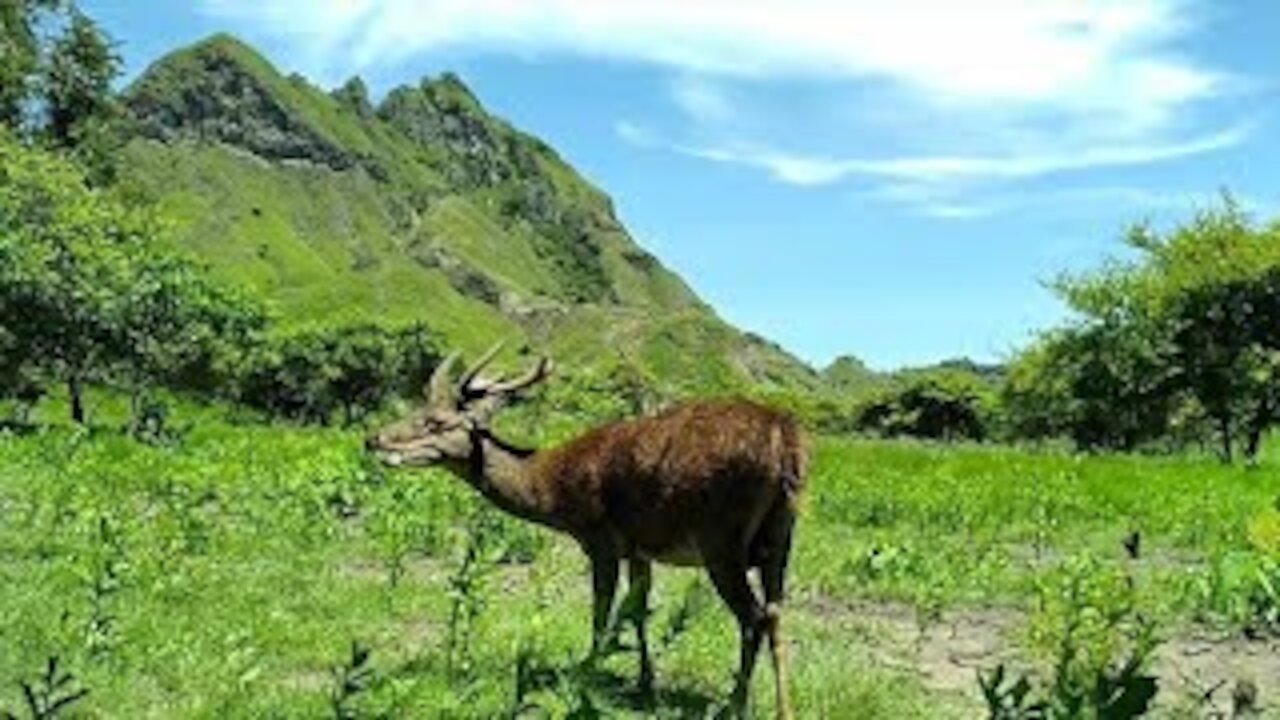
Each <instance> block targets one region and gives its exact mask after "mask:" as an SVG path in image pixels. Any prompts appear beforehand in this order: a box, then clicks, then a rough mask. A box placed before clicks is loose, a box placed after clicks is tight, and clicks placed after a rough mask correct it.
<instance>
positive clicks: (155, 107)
mask: <svg viewBox="0 0 1280 720" xmlns="http://www.w3.org/2000/svg"><path fill="white" fill-rule="evenodd" d="M125 103H126V107H127V108H128V110H129V113H130V116H131V118H132V121H133V122H132V124H133V135H132V137H133V139H132V140H131V142H130V143H129V145H128V147H127V151H126V152H127V161H126V163H125V165H126V166H127V168H128V170H127V173H128V174H127V178H128V179H129V180H130V181H131V184H132V185H133V186H134V187H136V188H137V189H138V191H140V192H142V193H144V194H146V195H148V196H150V197H152V198H154V199H156V200H158V201H159V202H160V203H161V205H162V206H163V207H164V208H165V209H166V210H167V211H168V213H167V214H168V215H169V216H171V217H173V218H175V219H176V222H177V224H178V227H177V232H176V236H177V237H178V238H179V240H180V242H181V243H182V244H183V245H184V246H185V247H187V248H188V249H190V250H191V251H193V252H194V253H195V254H197V255H198V256H200V257H202V258H203V259H204V260H206V261H207V262H208V263H209V264H210V266H211V267H212V268H213V270H214V272H216V273H218V274H220V275H222V276H224V277H225V278H227V279H229V280H232V281H234V282H237V283H240V284H242V285H246V286H249V287H252V288H255V289H257V290H258V291H260V292H261V294H262V295H263V296H264V297H266V298H268V299H270V301H271V302H272V303H273V304H274V306H275V307H276V309H277V311H278V315H279V317H280V321H281V322H282V323H283V325H284V326H286V327H298V326H304V325H309V324H316V323H326V324H327V323H340V322H348V321H361V320H368V319H376V320H379V321H383V322H387V323H407V322H413V321H422V322H425V323H426V324H427V325H428V326H430V327H431V328H433V329H434V330H436V331H438V332H439V333H441V334H442V335H443V336H444V337H445V338H446V340H447V341H448V342H449V343H451V344H454V345H457V346H460V347H462V348H464V349H466V350H470V351H475V350H477V349H479V348H480V347H481V346H485V345H487V344H489V343H490V342H492V341H493V340H495V339H497V338H506V339H508V340H509V341H513V342H512V344H513V345H515V346H517V347H519V346H531V347H535V348H538V349H545V350H549V351H550V352H552V353H554V354H555V355H556V356H557V357H558V358H559V359H561V360H562V364H574V363H588V362H590V363H599V362H601V361H602V360H605V361H617V362H625V363H630V364H633V365H634V366H635V367H638V368H640V369H642V370H643V371H645V372H647V373H649V374H651V375H652V376H653V377H655V378H658V379H659V380H660V381H663V382H664V383H665V384H667V385H669V386H672V387H678V388H685V389H691V390H692V389H697V390H716V389H733V388H738V387H743V386H746V385H755V386H759V385H761V384H763V385H765V386H773V387H775V388H782V389H801V388H812V387H814V386H816V384H817V383H818V382H819V381H820V380H819V377H818V376H817V374H816V373H814V372H813V371H811V370H810V369H809V368H808V367H807V366H805V365H804V364H803V363H800V362H799V361H797V360H796V359H795V358H793V357H792V356H790V355H788V354H787V353H786V352H784V351H783V350H781V349H780V348H778V347H777V346H775V345H773V344H771V343H768V342H767V341H764V340H763V339H761V338H758V337H756V336H752V335H750V334H746V333H742V332H740V331H738V330H736V329H735V328H733V327H732V326H730V325H728V324H727V323H725V322H723V321H722V320H720V319H719V318H718V317H716V315H715V313H714V312H713V311H712V309H711V308H710V307H708V306H707V305H706V304H705V303H704V302H702V301H701V300H700V299H699V298H698V297H697V296H696V295H695V294H694V293H693V292H692V291H691V290H690V289H689V287H688V286H687V285H685V283H684V282H683V281H682V280H681V279H680V278H679V277H678V276H676V275H675V274H674V273H672V272H671V271H669V270H667V269H666V268H665V267H664V266H663V265H662V263H661V262H660V261H659V260H658V259H657V258H655V257H654V256H653V255H651V254H649V253H648V252H646V251H645V250H644V249H643V248H641V247H640V246H639V245H637V244H636V243H635V242H634V241H633V240H632V239H631V237H630V236H629V235H628V233H627V231H626V229H625V228H624V227H623V226H622V224H621V223H620V222H619V221H618V219H617V217H616V215H615V214H614V210H613V206H612V203H611V201H610V199H609V198H608V196H606V195H605V194H604V193H602V192H601V191H600V190H599V189H597V188H595V187H594V186H592V185H591V184H590V183H589V182H587V181H586V180H584V179H583V178H582V177H581V176H580V175H578V173H577V172H575V171H574V170H573V168H571V167H570V166H569V165H568V164H567V163H565V162H564V161H563V160H562V159H561V158H560V157H559V156H558V155H557V154H556V152H555V151H554V150H553V149H552V148H550V147H548V146H547V145H546V144H545V143H543V142H541V141H540V140H538V139H537V138H535V137H532V136H530V135H528V134H526V133H523V132H521V131H520V130H518V129H516V128H514V127H512V126H511V125H510V124H508V123H506V122H505V121H503V120H502V119H500V118H497V117H495V116H493V115H491V114H490V113H488V112H487V111H486V110H485V109H484V107H483V106H482V105H481V103H480V101H479V100H478V99H477V98H476V97H475V95H473V94H472V93H471V91H470V90H469V89H468V88H467V87H466V86H465V85H464V84H463V83H462V81H461V80H460V79H459V78H457V77H456V76H454V75H452V74H444V75H442V76H440V77H438V78H434V79H424V80H423V81H422V82H421V83H420V84H418V85H416V86H410V87H401V88H398V89H396V90H394V91H392V92H391V93H389V94H388V95H387V97H386V98H385V99H384V100H383V101H382V102H381V103H380V104H378V105H376V106H375V105H374V104H373V103H372V101H371V100H370V98H369V96H368V92H367V90H366V89H365V87H364V84H363V83H362V82H361V81H360V80H359V79H353V80H351V81H349V82H348V83H347V84H346V85H344V86H343V87H341V88H339V89H337V90H335V91H333V92H331V93H326V92H324V91H322V90H320V89H318V88H316V87H314V86H312V85H311V84H309V83H308V82H307V81H306V80H305V79H303V78H302V77H300V76H297V75H293V76H289V77H285V76H283V75H281V74H280V73H279V72H278V71H277V70H276V69H275V68H274V67H272V65H271V64H270V63H269V62H268V61H267V60H266V59H264V58H263V57H262V56H261V55H259V54H258V53H256V52H255V51H254V50H253V49H251V48H249V47H247V46H246V45H244V44H243V43H241V42H239V41H237V40H236V39H234V38H231V37H228V36H225V35H219V36H215V37H212V38H210V39H208V40H205V41H203V42H200V43H198V44H196V45H194V46H192V47H188V48H185V49H182V50H179V51H177V52H175V53H173V54H171V55H169V56H167V57H165V58H163V59H161V60H159V61H158V62H156V63H155V64H154V65H153V66H152V67H151V68H149V69H148V70H147V71H146V72H145V73H144V74H143V75H142V76H141V77H139V78H138V79H137V81H136V82H134V84H133V85H132V86H131V87H130V88H128V89H127V91H126V93H125Z"/></svg>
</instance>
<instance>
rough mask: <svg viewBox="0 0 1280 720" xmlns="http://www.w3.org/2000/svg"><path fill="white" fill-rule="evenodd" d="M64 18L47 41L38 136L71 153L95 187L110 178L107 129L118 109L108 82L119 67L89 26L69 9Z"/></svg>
mask: <svg viewBox="0 0 1280 720" xmlns="http://www.w3.org/2000/svg"><path fill="white" fill-rule="evenodd" d="M68 13H69V16H70V18H69V20H68V21H67V26H66V29H65V30H64V31H63V33H62V35H61V36H59V37H57V38H56V39H55V40H54V41H53V45H52V47H51V48H50V50H49V54H48V61H47V63H46V67H45V68H44V77H43V84H42V86H41V88H40V89H41V96H42V97H41V98H40V100H41V101H42V102H43V104H44V106H45V107H44V116H45V118H44V127H43V135H44V136H45V137H47V138H48V140H49V141H50V142H51V143H52V144H53V145H54V146H55V147H58V148H61V149H64V150H68V151H71V152H73V153H74V154H75V155H76V156H77V158H78V159H79V160H80V161H81V162H82V163H83V164H84V166H85V167H86V168H88V169H89V171H90V176H91V178H92V179H93V180H94V181H95V182H97V183H99V184H101V183H104V182H107V181H109V180H111V179H113V177H114V174H115V167H114V157H113V156H114V153H115V149H116V143H117V140H116V138H115V137H114V136H113V132H114V127H113V123H114V122H115V121H116V119H117V116H118V113H119V108H118V105H117V103H116V101H115V97H114V95H113V93H112V91H111V82H112V81H113V80H114V79H115V78H116V77H117V76H118V75H119V74H120V68H121V61H120V57H119V55H117V54H116V52H115V50H114V49H113V47H112V45H111V42H110V40H108V39H107V37H106V35H104V34H103V32H102V30H101V29H100V28H99V27H98V26H97V24H96V23H94V21H93V20H91V19H90V18H89V17H88V16H86V15H85V14H84V13H82V12H80V11H79V10H77V9H76V8H75V7H74V6H71V7H70V8H69V10H68Z"/></svg>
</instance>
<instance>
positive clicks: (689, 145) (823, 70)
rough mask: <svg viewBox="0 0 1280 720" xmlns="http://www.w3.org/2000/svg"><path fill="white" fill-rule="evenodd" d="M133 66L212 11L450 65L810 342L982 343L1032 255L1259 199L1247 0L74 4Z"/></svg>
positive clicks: (893, 358)
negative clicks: (1137, 224)
mask: <svg viewBox="0 0 1280 720" xmlns="http://www.w3.org/2000/svg"><path fill="white" fill-rule="evenodd" d="M83 6H84V7H85V9H86V10H87V11H88V12H89V13H90V14H91V15H93V16H94V17H95V18H97V19H99V20H100V21H101V22H102V23H103V24H104V25H105V26H106V28H107V29H108V31H109V32H110V33H111V34H112V35H113V36H114V37H115V38H116V39H118V40H120V41H121V42H122V43H123V45H122V51H123V53H124V55H125V57H126V60H127V62H128V66H129V70H130V72H131V73H135V72H137V71H138V70H140V69H141V68H143V67H145V66H146V64H147V63H149V62H150V61H152V60H154V59H155V58H157V57H158V56H160V55H161V54H163V53H164V52H166V51H167V50H169V49H172V48H174V47H176V46H178V45H181V44H185V43H189V42H192V41H194V40H196V39H199V38H200V37H203V36H205V35H208V34H210V33H213V32H216V31H223V30H225V31H230V32H233V33H235V34H237V35H239V36H241V37H242V38H244V39H246V40H248V41H249V42H251V43H253V44H255V45H256V46H258V47H259V48H260V49H262V50H263V51H264V52H265V53H266V54H267V55H268V56H269V57H270V58H271V59H272V60H273V61H274V62H275V63H276V64H277V65H278V66H279V67H281V68H282V69H284V70H286V71H297V72H301V73H302V74H304V75H306V76H308V77H309V78H311V79H312V80H313V81H314V82H316V83H318V84H320V85H322V86H326V87H329V86H333V85H335V84H337V83H339V82H341V81H342V80H344V79H346V78H347V77H348V76H350V75H352V74H356V73H359V74H360V75H362V76H363V77H364V78H365V79H366V81H367V82H368V83H369V84H370V86H371V87H372V88H373V89H374V91H375V93H376V94H378V95H381V94H382V93H383V92H385V91H386V90H387V89H389V88H390V87H393V86H395V85H398V84H403V83H408V82H415V81H416V80H417V79H418V78H420V77H422V76H423V75H427V74H437V73H439V72H441V71H444V70H454V71H456V72H458V73H459V74H460V75H461V76H462V77H463V78H464V80H466V82H467V83H468V84H469V85H470V86H471V87H472V89H473V90H474V91H475V92H476V93H477V95H479V96H480V98H481V99H482V100H483V101H484V102H485V103H486V104H487V105H488V106H489V107H490V108H491V109H492V110H494V111H495V112H497V113H499V114H501V115H503V116H505V117H507V118H508V119H510V120H511V121H513V122H514V123H516V124H517V125H518V126H520V127H522V128H524V129H526V130H528V131H530V132H532V133H534V134H536V135H539V136H541V137H543V138H545V139H546V140H548V141H549V142H550V143H551V144H552V145H554V146H555V147H556V148H558V149H559V150H560V151H561V153H562V154H563V155H564V156H565V157H566V158H567V159H568V160H569V161H570V162H571V163H573V164H574V165H575V166H576V167H578V169H579V170H581V171H582V172H583V173H584V174H585V175H586V176H587V177H589V178H590V179H591V180H593V181H594V182H596V183H597V184H599V185H600V186H601V187H603V188H604V189H605V190H606V191H607V192H609V193H610V194H611V195H612V196H613V197H614V199H615V202H616V204H617V207H618V210H619V212H620V214H621V215H622V219H623V220H624V222H625V223H626V224H627V226H628V227H629V228H630V229H631V231H632V233H633V235H634V236H635V237H636V239H637V240H638V241H639V242H640V243H641V244H643V245H645V246H646V247H647V248H649V249H650V250H652V251H653V252H654V253H656V254H657V255H658V256H659V257H661V258H662V260H663V261H664V262H666V263H667V264H668V265H669V266H671V267H672V268H673V269H675V270H676V271H677V272H679V273H680V274H681V275H683V276H684V277H685V278H686V279H687V280H688V281H689V282H690V283H691V284H692V285H693V287H694V289H695V290H696V291H697V292H698V293H699V294H701V295H702V296H703V297H704V298H705V299H707V300H708V301H709V302H710V303H711V304H712V305H714V306H715V308H716V309H717V310H718V311H719V312H720V314H721V315H722V316H724V317H725V318H726V319H728V320H730V321H731V322H733V323H735V324H737V325H739V326H741V327H743V328H746V329H749V330H753V331H756V332H758V333H761V334H763V335H765V336H767V337H770V338H772V339H774V340H777V341H778V342H780V343H782V344H783V345H784V346H785V347H787V348H788V349H790V350H791V351H793V352H795V353H796V354H798V355H800V356H801V357H802V358H804V359H806V360H808V361H810V362H812V363H814V364H815V365H819V366H820V365H823V364H825V363H827V362H829V361H830V360H831V359H832V358H833V357H835V356H837V355H840V354H846V353H852V354H855V355H857V356H859V357H861V358H863V359H864V360H866V361H867V362H868V363H869V364H871V365H872V366H874V367H878V368H891V367H896V366H900V365H906V364H923V363H927V362H932V361H936V360H940V359H944V358H949V357H955V356H960V355H967V356H970V357H973V358H976V359H979V360H999V359H1001V358H1003V357H1007V356H1008V354H1009V353H1010V352H1012V351H1013V350H1015V349H1016V348H1017V347H1019V346H1020V345H1021V344H1023V343H1025V342H1026V341H1027V339H1028V338H1029V337H1031V335H1032V333H1033V332H1034V331H1035V330H1036V329H1038V328H1044V327H1047V326H1049V325H1052V324H1053V323H1055V322H1059V321H1061V319H1062V318H1063V317H1064V310H1063V308H1061V307H1060V305H1059V304H1058V303H1057V302H1056V300H1055V299H1054V298H1053V297H1052V295H1051V294H1050V293H1049V292H1048V291H1046V290H1044V289H1043V288H1042V286H1041V281H1043V280H1045V279H1048V278H1050V277H1052V276H1053V275H1054V274H1055V273H1056V272H1058V271H1060V270H1063V269H1068V268H1075V269H1079V268H1085V267H1089V266H1092V265H1095V264H1097V263H1098V262H1100V261H1101V260H1102V259H1103V258H1105V257H1106V256H1107V255H1109V254H1112V253H1115V252H1116V251H1117V250H1118V249H1119V245H1118V238H1119V236H1120V235H1121V232H1122V230H1123V228H1124V226H1125V225H1126V224H1128V223H1130V222H1134V221H1139V220H1150V221H1152V222H1155V223H1157V224H1169V223H1172V222H1176V221H1177V220H1178V219H1179V218H1183V217H1186V216H1187V214H1188V213H1190V212H1192V211H1194V209H1195V208H1197V207H1203V206H1205V205H1206V204H1207V203H1211V202H1212V201H1213V200H1214V198H1215V197H1216V195H1217V194H1218V193H1219V191H1220V190H1221V189H1224V188H1228V189H1230V190H1231V191H1232V192H1233V193H1234V194H1235V195H1236V196H1237V197H1238V198H1240V199H1241V200H1242V201H1243V202H1244V203H1245V205H1246V207H1248V208H1250V209H1251V210H1253V211H1254V212H1256V213H1258V214H1259V215H1260V216H1262V217H1270V216H1272V214H1273V213H1274V212H1275V208H1277V207H1280V133H1277V131H1276V130H1277V128H1276V125H1277V122H1278V121H1280V118H1277V117H1275V112H1274V111H1273V110H1272V108H1274V107H1277V105H1278V104H1277V102H1276V101H1277V100H1278V99H1280V55H1277V54H1276V52H1275V48H1276V47H1280V4H1277V3H1274V2H1270V1H1269V0H1238V1H1236V2H1231V3H1214V2H1209V1H1208V0H1112V1H1107V0H1038V1H1037V2H1024V1H1022V0H970V1H969V2H965V3H957V2H952V1H950V0H932V1H931V0H843V1H841V0H754V1H752V0H701V2H693V1H690V0H612V1H610V0H195V1H194V2H190V3H173V2H156V1H151V2H140V1H134V0H130V2H128V3H123V2H118V1H116V2H107V1H105V0H102V1H97V0H95V1H91V2H83Z"/></svg>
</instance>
